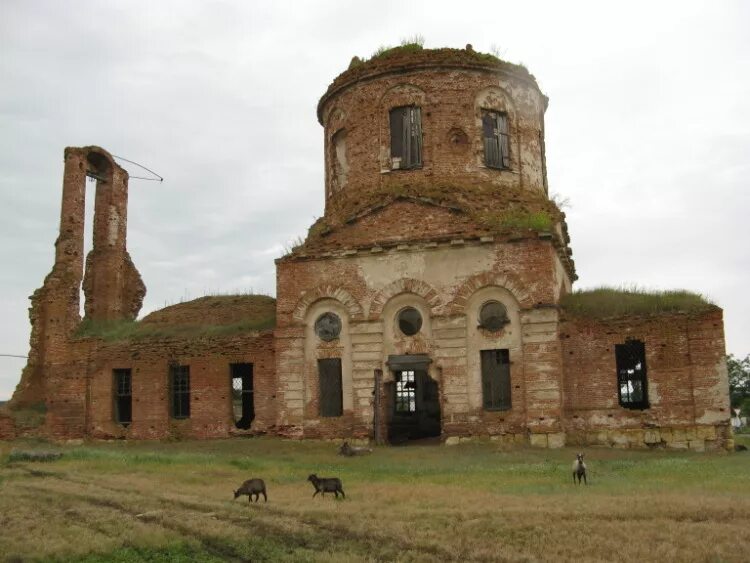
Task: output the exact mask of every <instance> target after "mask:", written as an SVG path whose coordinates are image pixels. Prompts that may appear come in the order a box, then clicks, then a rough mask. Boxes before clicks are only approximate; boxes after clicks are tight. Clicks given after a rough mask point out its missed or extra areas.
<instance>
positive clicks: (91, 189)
mask: <svg viewBox="0 0 750 563" xmlns="http://www.w3.org/2000/svg"><path fill="white" fill-rule="evenodd" d="M96 186H97V180H96V179H95V178H94V177H93V176H91V175H90V174H86V181H85V185H84V188H83V241H82V243H83V244H82V249H81V252H83V254H82V255H81V261H82V262H83V271H82V272H81V284H80V286H79V287H78V314H79V315H80V316H81V318H82V319H83V318H84V317H85V316H86V293H85V292H84V291H83V280H85V279H86V270H88V266H89V265H88V264H87V263H86V262H87V258H88V255H89V253H90V252H91V250H93V248H94V208H95V206H96Z"/></svg>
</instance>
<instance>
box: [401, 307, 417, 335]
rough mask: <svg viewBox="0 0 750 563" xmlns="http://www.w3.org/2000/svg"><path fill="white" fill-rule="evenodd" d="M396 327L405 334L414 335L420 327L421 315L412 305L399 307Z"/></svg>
mask: <svg viewBox="0 0 750 563" xmlns="http://www.w3.org/2000/svg"><path fill="white" fill-rule="evenodd" d="M398 328H400V329H401V332H403V333H404V334H405V335H406V336H414V335H415V334H417V333H418V332H419V329H421V328H422V315H420V314H419V311H417V310H416V309H415V308H414V307H406V308H405V309H401V311H400V312H399V314H398Z"/></svg>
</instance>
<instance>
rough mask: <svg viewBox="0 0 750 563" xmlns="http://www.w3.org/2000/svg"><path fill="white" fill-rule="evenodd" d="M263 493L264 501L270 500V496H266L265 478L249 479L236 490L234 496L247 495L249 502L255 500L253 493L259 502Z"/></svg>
mask: <svg viewBox="0 0 750 563" xmlns="http://www.w3.org/2000/svg"><path fill="white" fill-rule="evenodd" d="M261 494H262V495H263V502H268V496H266V484H265V482H264V481H263V479H248V480H247V481H245V482H244V483H242V486H240V488H239V489H237V490H236V491H234V498H235V499H236V498H237V497H238V496H240V495H247V502H252V501H253V495H255V502H258V499H259V498H260V495H261Z"/></svg>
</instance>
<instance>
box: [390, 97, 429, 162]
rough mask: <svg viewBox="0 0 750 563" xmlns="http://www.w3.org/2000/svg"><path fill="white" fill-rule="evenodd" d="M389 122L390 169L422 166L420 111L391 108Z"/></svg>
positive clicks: (408, 107)
mask: <svg viewBox="0 0 750 563" xmlns="http://www.w3.org/2000/svg"><path fill="white" fill-rule="evenodd" d="M390 121H391V163H392V164H391V168H392V169H394V170H396V169H409V168H420V167H421V166H422V109H421V108H419V107H417V106H403V107H399V108H393V109H392V110H391V115H390Z"/></svg>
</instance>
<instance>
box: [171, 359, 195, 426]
mask: <svg viewBox="0 0 750 563" xmlns="http://www.w3.org/2000/svg"><path fill="white" fill-rule="evenodd" d="M169 380H170V381H169V383H170V387H171V389H170V391H171V395H172V418H190V366H170V368H169Z"/></svg>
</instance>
